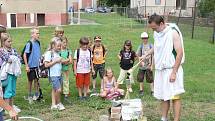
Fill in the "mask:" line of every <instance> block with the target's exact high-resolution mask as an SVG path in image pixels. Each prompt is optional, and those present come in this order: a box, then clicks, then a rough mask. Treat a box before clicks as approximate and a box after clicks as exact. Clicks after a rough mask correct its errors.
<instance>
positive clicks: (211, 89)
mask: <svg viewBox="0 0 215 121" xmlns="http://www.w3.org/2000/svg"><path fill="white" fill-rule="evenodd" d="M82 17H83V18H86V19H91V20H94V21H95V22H97V23H100V24H101V25H81V26H65V27H64V29H65V35H66V36H67V37H68V38H69V47H70V48H71V49H72V50H75V49H77V48H78V46H79V45H78V41H79V39H80V37H82V36H90V37H92V38H93V37H94V36H95V35H101V36H102V38H103V43H104V44H105V45H106V46H107V48H108V55H107V59H106V65H107V66H110V67H111V68H113V70H114V73H115V76H116V77H118V75H119V69H120V68H119V61H118V59H117V53H118V52H119V51H120V49H121V48H122V45H123V42H124V41H125V40H126V39H130V40H132V42H133V48H134V49H135V50H136V49H137V47H138V45H139V44H140V43H141V41H140V39H139V36H140V34H141V32H143V31H145V30H147V29H146V28H144V26H143V25H141V24H139V23H137V22H135V21H131V20H130V19H127V18H125V17H122V16H118V15H117V14H84V15H82ZM180 27H181V28H182V33H183V34H184V35H185V36H184V45H185V53H186V63H185V64H184V66H183V67H184V78H185V80H184V83H185V89H186V93H185V94H184V95H183V96H182V98H183V105H182V107H183V108H182V116H181V120H182V121H214V120H215V117H214V115H215V106H214V105H215V84H214V82H215V74H214V73H215V46H214V45H212V44H210V43H208V41H209V38H210V36H209V34H208V35H204V36H205V37H203V38H204V39H202V38H199V37H196V38H195V39H193V40H192V39H190V36H191V32H190V28H189V27H187V26H186V25H182V26H180ZM197 29H198V30H197V31H199V32H204V33H210V31H211V30H210V29H208V28H203V27H197ZM53 32H54V27H45V28H41V29H40V33H41V34H40V36H41V37H40V40H41V46H42V50H43V52H44V50H45V49H46V48H47V47H48V43H49V42H50V40H51V38H52V37H53ZM9 33H10V34H11V36H12V38H13V46H14V47H15V48H17V49H18V51H19V52H21V50H22V48H23V47H24V44H25V43H26V42H27V41H28V39H29V37H30V32H29V29H11V30H9ZM149 33H150V37H151V38H150V41H151V42H152V41H153V38H152V31H151V30H149ZM201 34H203V33H201ZM135 74H136V72H135ZM72 75H73V74H72V72H71V77H70V79H71V90H70V92H71V97H70V98H71V100H72V101H73V105H72V106H70V105H66V110H65V111H62V112H58V111H51V110H50V106H51V97H50V94H51V85H50V84H49V83H48V80H47V79H41V85H42V89H43V93H44V99H45V101H44V102H35V104H33V105H29V104H28V102H26V101H24V99H23V96H25V95H27V78H26V74H25V71H24V68H23V73H22V76H21V77H20V78H19V79H18V81H17V96H16V97H15V104H16V105H18V106H19V107H20V108H21V109H22V112H21V113H20V116H27V115H31V116H35V117H40V118H41V119H44V120H45V121H62V120H64V121H71V120H74V121H96V120H98V117H99V115H102V114H107V109H108V108H109V107H110V102H109V101H105V100H102V99H100V98H90V99H89V101H83V102H80V101H79V100H77V95H78V93H77V90H76V88H75V79H74V76H72ZM98 81H100V80H98ZM133 89H134V93H133V94H131V98H137V97H138V89H139V88H138V83H135V85H134V86H133ZM149 93H150V90H149V84H146V85H145V96H144V97H143V98H142V100H143V105H144V115H145V116H146V117H147V118H148V120H149V121H155V120H159V119H160V106H159V101H157V100H155V99H154V98H153V97H151V96H150V94H149Z"/></svg>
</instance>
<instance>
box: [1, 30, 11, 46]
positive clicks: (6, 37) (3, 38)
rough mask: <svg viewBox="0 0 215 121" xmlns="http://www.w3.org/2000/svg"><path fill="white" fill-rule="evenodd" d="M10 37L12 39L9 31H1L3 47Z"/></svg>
mask: <svg viewBox="0 0 215 121" xmlns="http://www.w3.org/2000/svg"><path fill="white" fill-rule="evenodd" d="M8 39H11V37H10V35H9V34H8V33H1V47H3V45H4V42H5V41H6V40H8Z"/></svg>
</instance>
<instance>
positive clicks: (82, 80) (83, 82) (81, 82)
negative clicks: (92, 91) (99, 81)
mask: <svg viewBox="0 0 215 121" xmlns="http://www.w3.org/2000/svg"><path fill="white" fill-rule="evenodd" d="M84 86H90V73H84V74H82V73H77V75H76V87H77V88H83V87H84Z"/></svg>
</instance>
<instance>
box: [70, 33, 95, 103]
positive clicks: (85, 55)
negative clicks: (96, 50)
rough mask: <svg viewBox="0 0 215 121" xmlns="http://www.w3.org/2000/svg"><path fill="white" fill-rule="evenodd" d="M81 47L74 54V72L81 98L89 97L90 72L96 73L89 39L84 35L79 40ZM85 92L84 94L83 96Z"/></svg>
mask: <svg viewBox="0 0 215 121" xmlns="http://www.w3.org/2000/svg"><path fill="white" fill-rule="evenodd" d="M79 43H80V48H79V49H77V50H76V51H75V54H74V74H75V76H76V87H77V88H78V94H79V99H80V100H85V99H87V91H88V87H89V85H90V72H91V69H92V74H94V69H93V64H92V58H91V57H92V56H91V51H90V50H89V49H88V44H89V39H88V38H87V37H82V38H81V39H80V40H79ZM82 93H84V96H82Z"/></svg>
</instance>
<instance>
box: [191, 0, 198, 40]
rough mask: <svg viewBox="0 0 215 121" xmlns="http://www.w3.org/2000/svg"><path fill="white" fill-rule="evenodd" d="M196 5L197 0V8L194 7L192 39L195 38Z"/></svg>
mask: <svg viewBox="0 0 215 121" xmlns="http://www.w3.org/2000/svg"><path fill="white" fill-rule="evenodd" d="M196 4H197V0H195V6H194V12H193V26H192V39H193V36H194V29H195V28H194V27H195V19H196Z"/></svg>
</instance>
